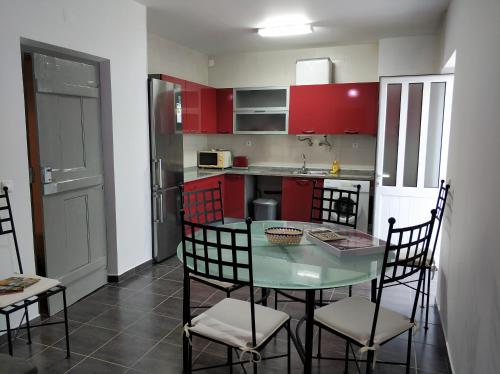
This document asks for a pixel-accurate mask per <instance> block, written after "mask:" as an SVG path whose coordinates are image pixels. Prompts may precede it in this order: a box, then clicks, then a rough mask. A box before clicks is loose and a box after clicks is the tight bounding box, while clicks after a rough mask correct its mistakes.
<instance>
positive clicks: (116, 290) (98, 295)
mask: <svg viewBox="0 0 500 374" xmlns="http://www.w3.org/2000/svg"><path fill="white" fill-rule="evenodd" d="M135 293H136V292H135V291H132V290H129V289H127V288H121V287H111V286H104V287H102V288H101V289H100V290H98V291H96V292H94V293H93V294H91V295H89V296H87V297H86V299H85V300H87V301H90V302H95V303H101V304H107V305H116V304H118V303H119V302H120V301H122V300H124V299H126V298H128V297H131V296H133V295H135Z"/></svg>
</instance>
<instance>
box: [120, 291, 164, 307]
mask: <svg viewBox="0 0 500 374" xmlns="http://www.w3.org/2000/svg"><path fill="white" fill-rule="evenodd" d="M167 299H168V296H163V295H157V294H153V293H146V292H139V293H137V294H136V295H134V296H132V297H129V298H127V299H125V300H123V301H120V303H119V306H120V307H124V308H130V309H136V310H142V311H144V312H150V311H152V310H153V309H154V308H156V307H157V306H158V305H160V304H161V303H162V302H164V301H165V300H167Z"/></svg>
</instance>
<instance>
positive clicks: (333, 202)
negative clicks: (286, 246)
mask: <svg viewBox="0 0 500 374" xmlns="http://www.w3.org/2000/svg"><path fill="white" fill-rule="evenodd" d="M360 190H361V185H359V184H358V185H357V186H356V190H355V191H352V190H345V189H340V188H328V187H318V186H317V182H316V181H314V182H313V193H312V204H311V222H317V223H333V224H337V225H343V226H348V227H352V228H356V227H357V224H358V213H359V193H360Z"/></svg>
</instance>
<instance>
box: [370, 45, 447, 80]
mask: <svg viewBox="0 0 500 374" xmlns="http://www.w3.org/2000/svg"><path fill="white" fill-rule="evenodd" d="M438 47H439V37H438V36H436V35H422V36H410V37H398V38H386V39H380V40H379V44H378V54H379V57H378V75H379V76H391V75H417V74H433V73H437V72H439V70H438V66H439V57H440V56H439V48H438Z"/></svg>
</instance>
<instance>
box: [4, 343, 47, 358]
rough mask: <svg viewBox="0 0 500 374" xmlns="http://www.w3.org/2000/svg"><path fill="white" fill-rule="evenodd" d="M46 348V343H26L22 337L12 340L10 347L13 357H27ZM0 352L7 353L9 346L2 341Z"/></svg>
mask: <svg viewBox="0 0 500 374" xmlns="http://www.w3.org/2000/svg"><path fill="white" fill-rule="evenodd" d="M46 348H47V346H46V345H42V344H38V343H34V342H32V343H31V344H28V342H27V341H26V340H24V339H15V340H13V342H12V349H13V355H14V357H18V358H22V359H25V360H27V359H29V358H31V357H33V356H34V355H36V354H38V353H40V352H42V351H43V350H45V349H46ZM0 353H4V354H9V346H8V344H7V343H4V344H2V345H1V346H0Z"/></svg>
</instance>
